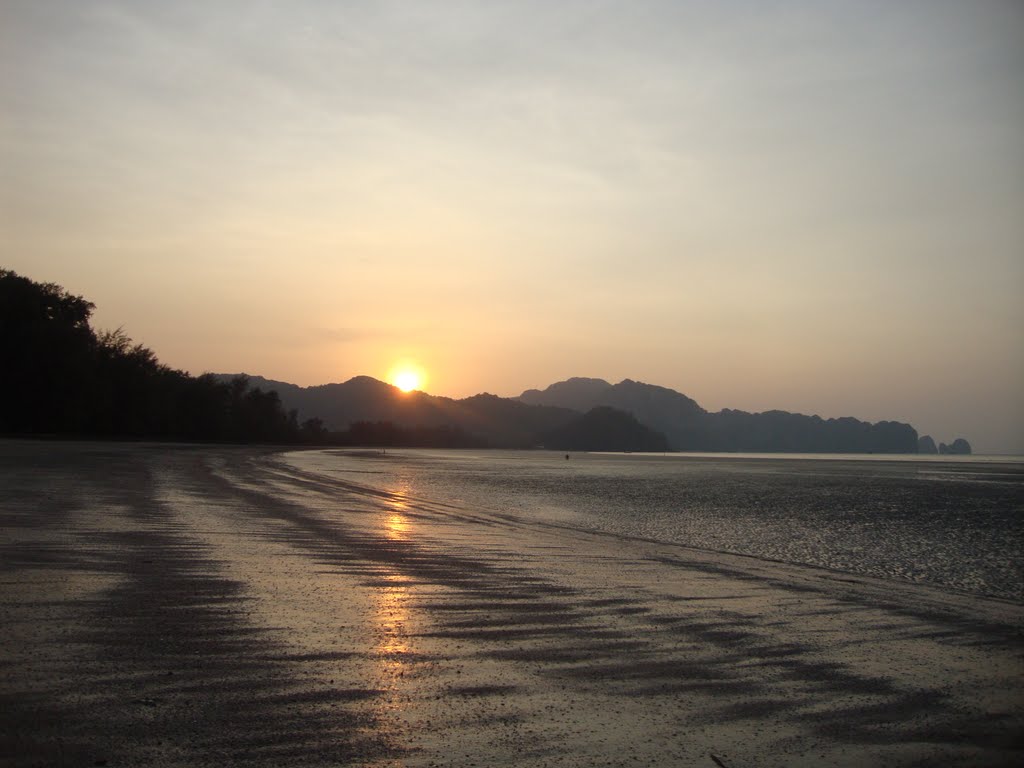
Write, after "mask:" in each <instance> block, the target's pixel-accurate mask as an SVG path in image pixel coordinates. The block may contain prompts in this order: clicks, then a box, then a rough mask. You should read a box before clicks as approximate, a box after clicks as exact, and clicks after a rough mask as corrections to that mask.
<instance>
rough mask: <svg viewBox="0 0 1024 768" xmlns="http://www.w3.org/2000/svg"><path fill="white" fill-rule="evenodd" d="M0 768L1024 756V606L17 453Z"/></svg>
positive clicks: (462, 512)
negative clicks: (1023, 691)
mask: <svg viewBox="0 0 1024 768" xmlns="http://www.w3.org/2000/svg"><path fill="white" fill-rule="evenodd" d="M0 526H2V531H3V535H2V539H0V547H2V550H0V551H2V557H0V577H2V584H3V586H2V590H0V627H2V629H0V669H2V674H0V713H2V715H0V718H2V720H0V722H2V731H0V763H2V764H5V765H14V766H35V765H66V766H75V765H86V766H88V765H109V766H122V765H167V766H170V765H189V766H199V765H211V766H212V765H225V764H234V765H247V764H248V765H339V764H340V765H368V766H443V765H454V766H471V765H477V766H491V765H517V766H544V765H551V766H598V765H612V766H634V765H659V766H690V765H692V766H707V767H708V768H714V766H716V765H718V766H727V767H728V768H742V767H743V766H801V765H806V766H867V765H872V766H888V765H892V766H897V765H907V766H910V765H936V766H940V765H941V766H949V765H963V766H979V765H1016V764H1018V763H1019V762H1020V760H1021V758H1022V757H1024V751H1022V750H1024V738H1022V733H1024V728H1022V726H1024V702H1022V694H1021V687H1020V685H1021V680H1022V674H1021V673H1022V672H1024V662H1022V650H1024V637H1022V628H1024V607H1022V606H1021V605H1019V604H1016V603H1011V602H1006V601H1001V600H994V599H985V598H981V597H975V596H968V595H962V594H957V593H951V592H948V591H942V590H938V589H933V588H929V587H924V586H918V585H911V584H904V583H898V582H890V581H881V580H874V579H869V578H863V577H855V576H850V575H847V574H842V573H837V572H831V571H824V570H817V569H812V568H804V567H796V566H788V565H784V564H780V563H771V562H766V561H761V560H756V559H752V558H744V557H738V556H728V555H723V554H718V553H709V552H703V551H700V550H694V549H688V548H686V547H680V546H675V545H667V544H657V543H651V542H645V541H637V540H629V539H623V538H619V537H615V536H609V535H599V534H593V533H587V532H583V531H579V530H573V529H571V528H567V527H560V526H551V525H541V524H537V523H531V522H528V521H524V520H522V519H521V518H519V517H517V516H515V515H513V514H511V513H510V514H504V513H501V512H494V511H488V512H485V511H477V510H466V509H459V508H454V507H448V506H445V505H442V504H439V503H437V502H436V501H431V500H429V499H415V498H409V497H408V496H406V495H405V494H403V493H402V492H401V490H400V489H396V490H395V491H394V492H381V491H374V490H371V489H368V488H365V487H361V486H358V485H350V484H347V483H344V482H339V481H336V480H328V479H326V478H324V477H320V476H317V475H312V474H304V473H302V472H300V471H297V470H296V469H294V468H292V467H289V466H288V465H287V464H285V463H284V462H281V461H279V460H278V458H277V457H276V456H275V454H274V453H273V452H271V451H269V450H261V449H243V448H209V447H187V446H181V447H168V446H155V445H138V444H97V443H41V442H23V441H0Z"/></svg>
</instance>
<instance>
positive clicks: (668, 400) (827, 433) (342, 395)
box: [220, 375, 970, 453]
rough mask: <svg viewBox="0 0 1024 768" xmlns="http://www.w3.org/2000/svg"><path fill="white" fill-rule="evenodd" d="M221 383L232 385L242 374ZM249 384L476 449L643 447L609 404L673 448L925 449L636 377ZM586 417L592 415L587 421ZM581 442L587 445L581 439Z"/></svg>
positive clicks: (883, 428) (324, 412) (861, 428)
mask: <svg viewBox="0 0 1024 768" xmlns="http://www.w3.org/2000/svg"><path fill="white" fill-rule="evenodd" d="M220 377H221V378H224V379H230V378H232V377H233V376H230V375H220ZM249 382H250V384H251V385H254V386H258V387H261V388H263V389H271V390H276V391H277V393H278V395H279V396H280V398H281V402H282V403H283V405H284V407H285V408H287V409H289V410H290V409H296V410H297V411H298V412H299V420H300V421H301V420H304V419H308V418H311V417H316V418H319V419H321V420H322V421H323V422H324V425H325V426H326V427H327V428H328V429H331V430H335V431H339V430H346V429H348V428H349V427H350V426H351V425H352V424H353V423H355V422H375V423H376V422H387V423H389V424H392V425H394V426H396V427H401V428H406V429H409V428H416V429H443V430H454V432H453V434H454V433H458V434H463V433H464V434H465V435H466V436H467V440H470V439H471V440H472V441H474V442H473V444H479V443H482V444H485V445H489V446H492V447H509V448H526V447H532V446H535V445H539V444H544V445H550V446H551V447H556V443H555V442H552V438H555V439H556V441H561V442H562V443H564V444H566V445H583V444H586V445H589V446H592V447H591V448H588V450H597V448H596V447H595V446H598V445H601V446H606V445H608V443H607V441H606V438H609V437H611V436H613V435H617V436H618V438H617V441H616V448H615V450H640V449H639V448H633V447H629V446H630V445H633V443H630V442H629V440H632V439H633V438H634V437H635V438H636V439H638V440H640V439H641V437H640V436H639V433H637V434H635V435H634V434H633V433H632V432H631V431H630V430H631V427H630V426H629V425H628V424H627V422H626V421H624V420H623V419H622V418H621V417H620V416H614V415H610V414H608V413H605V412H599V413H598V414H596V415H591V414H592V412H593V410H594V409H595V408H610V409H615V410H616V411H619V412H621V413H622V414H628V415H629V416H630V417H631V418H632V419H635V420H636V422H637V423H638V425H640V426H642V427H644V428H645V429H647V430H651V431H653V432H655V433H660V435H663V436H664V437H665V438H666V440H667V444H668V447H669V449H670V450H682V451H749V452H807V453H917V452H918V450H919V442H918V435H917V431H916V430H915V429H914V428H913V427H912V426H910V425H909V424H903V423H899V422H895V421H880V422H878V423H876V424H872V423H869V422H866V421H860V420H859V419H855V418H852V417H843V418H838V419H823V418H821V417H820V416H807V415H805V414H801V413H789V412H787V411H778V410H773V411H765V412H763V413H747V412H746V411H738V410H732V409H728V408H726V409H723V410H721V411H718V412H717V413H711V412H708V411H706V410H704V409H703V408H701V406H700V405H698V404H697V402H696V401H694V400H693V399H692V398H689V397H687V396H686V395H684V394H682V393H681V392H676V391H675V390H672V389H668V388H667V387H659V386H656V385H653V384H645V383H643V382H639V381H633V380H632V379H624V380H623V381H620V382H619V383H618V384H610V383H609V382H607V381H604V380H603V379H588V378H573V379H568V380H566V381H561V382H557V383H555V384H552V385H551V386H549V387H548V388H546V389H544V390H538V389H530V390H527V391H525V392H523V394H522V395H520V396H519V397H518V398H502V397H497V396H495V395H491V394H480V395H474V396H473V397H467V398H465V399H462V400H453V399H452V398H447V397H437V396H434V395H428V394H426V393H424V392H409V393H406V392H402V391H401V390H399V389H397V388H396V387H393V386H391V385H390V384H385V383H384V382H382V381H378V380H377V379H374V378H371V377H369V376H357V377H355V378H353V379H350V380H348V381H346V382H343V383H340V384H325V385H322V386H317V387H298V386H296V385H294V384H289V383H287V382H280V381H273V380H269V379H264V378H262V377H258V376H252V377H249ZM584 416H586V417H589V418H586V419H584V420H581V417H584ZM563 428H564V429H563ZM602 430H603V431H602ZM627 436H629V440H626V437H627ZM642 439H643V440H646V439H647V438H646V437H644V438H642ZM652 439H653V438H652ZM576 440H582V441H583V442H573V441H576ZM645 444H646V443H645ZM921 446H922V447H925V446H927V441H922V442H921ZM559 449H560V450H561V448H559ZM573 450H581V448H578V447H577V448H573ZM650 450H661V449H660V448H653V449H650ZM940 450H941V448H940ZM946 450H947V451H950V452H961V451H969V450H970V446H969V445H968V444H966V441H963V442H959V441H958V442H956V443H955V448H954V447H953V446H949V447H946Z"/></svg>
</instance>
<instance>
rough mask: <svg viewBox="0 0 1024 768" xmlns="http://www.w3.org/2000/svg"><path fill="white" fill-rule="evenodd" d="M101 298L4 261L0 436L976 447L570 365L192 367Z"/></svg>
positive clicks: (569, 445)
mask: <svg viewBox="0 0 1024 768" xmlns="http://www.w3.org/2000/svg"><path fill="white" fill-rule="evenodd" d="M93 308H94V307H93V304H92V303H91V302H89V301H87V300H86V299H84V298H82V297H80V296H74V295H72V294H70V293H68V292H67V291H65V290H64V289H63V288H62V287H60V286H59V285H55V284H50V283H36V282H33V281H32V280H30V279H28V278H25V277H22V276H20V275H17V274H15V273H14V272H12V271H10V270H3V269H0V356H2V357H0V359H3V361H4V364H5V367H4V375H3V376H0V404H2V405H0V434H4V435H59V436H79V437H106V438H137V439H155V440H188V441H219V442H265V443H266V442H272V443H290V444H309V445H365V446H398V445H405V446H424V447H426V446H430V447H451V448H461V447H475V448H478V447H492V448H537V447H545V448H550V449H554V450H574V451H587V450H591V451H594V450H602V451H656V452H662V451H732V452H736V451H745V452H808V453H811V452H843V453H921V454H940V453H945V454H961V455H962V454H969V453H971V446H970V444H969V443H968V442H967V441H966V440H965V439H963V438H956V439H955V440H953V441H951V443H950V444H949V445H947V444H945V443H939V444H938V445H936V443H935V441H934V440H933V438H931V437H930V436H927V435H925V436H921V437H919V436H918V434H917V431H916V430H915V429H914V428H913V427H912V426H910V425H909V424H903V423H899V422H895V421H881V422H878V423H876V424H871V423H868V422H864V421H860V420H858V419H855V418H852V417H844V418H838V419H823V418H821V417H819V416H806V415H803V414H799V413H788V412H786V411H766V412H764V413H747V412H745V411H738V410H731V409H724V410H721V411H718V412H717V413H711V412H708V411H706V410H704V409H703V408H701V407H700V406H699V405H698V404H697V403H696V402H695V401H694V400H692V399H691V398H689V397H687V396H686V395H684V394H682V393H680V392H676V391H674V390H671V389H667V388H665V387H660V386H656V385H652V384H645V383H643V382H639V381H633V380H631V379H625V380H623V381H620V382H619V383H618V384H610V383H609V382H607V381H604V380H603V379H588V378H572V379H568V380H566V381H561V382H557V383H555V384H552V385H550V386H549V387H547V388H546V389H543V390H538V389H530V390H527V391H525V392H523V393H522V394H521V395H519V396H518V397H514V398H505V397H498V396H497V395H492V394H487V393H483V394H479V395H474V396H472V397H467V398H463V399H459V400H456V399H452V398H447V397H438V396H434V395H429V394H427V393H425V392H408V393H406V392H402V391H401V390H399V389H397V388H396V387H393V386H391V385H390V384H386V383H384V382H382V381H378V380H377V379H374V378H372V377H369V376H356V377H354V378H352V379H349V380H348V381H346V382H343V383H338V384H325V385H322V386H315V387H300V386H297V385H295V384H290V383H288V382H283V381H274V380H270V379H265V378H263V377H260V376H248V375H245V374H204V375H202V376H191V375H189V374H187V373H185V372H183V371H177V370H173V369H171V368H169V367H167V366H165V365H163V364H162V363H160V362H159V360H158V358H157V356H156V354H155V353H154V352H153V351H151V350H150V349H148V348H146V347H144V346H143V345H141V344H137V343H135V342H133V341H132V340H131V339H129V338H128V337H127V336H126V335H125V334H123V333H122V332H121V331H113V332H104V331H97V330H95V329H94V328H93V327H92V326H91V324H90V320H91V316H92V311H93Z"/></svg>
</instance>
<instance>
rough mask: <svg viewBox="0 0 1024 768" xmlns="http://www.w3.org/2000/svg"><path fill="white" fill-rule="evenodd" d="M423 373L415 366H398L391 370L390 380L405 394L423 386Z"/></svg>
mask: <svg viewBox="0 0 1024 768" xmlns="http://www.w3.org/2000/svg"><path fill="white" fill-rule="evenodd" d="M423 379H424V376H423V371H422V370H420V369H419V367H417V366H415V365H409V364H407V363H406V364H402V365H396V366H395V367H394V368H392V369H391V373H390V374H389V375H388V380H389V381H390V382H391V383H392V384H394V385H395V386H396V387H398V388H399V389H400V390H402V391H403V392H412V391H413V390H414V389H420V388H421V387H422V386H423Z"/></svg>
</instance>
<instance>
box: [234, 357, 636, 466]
mask: <svg viewBox="0 0 1024 768" xmlns="http://www.w3.org/2000/svg"><path fill="white" fill-rule="evenodd" d="M241 375H245V376H246V377H247V379H248V380H249V381H250V382H252V383H253V384H254V385H256V386H259V387H261V388H266V389H269V390H273V391H276V392H277V393H278V394H279V395H280V397H281V400H282V402H283V403H284V404H285V407H287V408H289V409H295V410H296V411H297V412H298V414H299V418H300V419H301V418H317V419H319V420H320V421H322V423H323V425H324V427H325V428H326V429H327V430H328V431H343V430H347V429H349V428H350V427H351V425H353V424H355V423H357V422H371V423H387V424H391V425H393V426H394V427H397V428H399V429H402V430H410V429H423V428H427V429H441V428H443V429H447V430H458V431H459V432H460V433H462V434H464V435H466V436H467V440H468V441H469V443H471V444H473V445H484V446H492V447H496V448H532V447H534V446H536V445H540V444H542V443H543V436H544V435H545V434H547V433H548V432H551V431H552V430H555V429H557V428H559V427H561V426H563V425H565V424H568V423H569V422H570V421H572V420H574V419H576V418H578V417H579V415H580V414H579V413H578V412H576V411H573V410H570V409H568V408H559V407H557V406H533V405H528V404H526V403H522V402H519V401H518V400H514V399H510V398H505V397H498V396H497V395H492V394H487V393H484V394H479V395H473V396H472V397H467V398H464V399H462V400H454V399H452V398H450V397H439V396H436V395H429V394H427V393H425V392H403V391H402V390H400V389H398V388H397V387H394V386H392V385H390V384H387V383H385V382H383V381H379V380H377V379H374V378H372V377H370V376H356V377H354V378H352V379H349V380H348V381H345V382H342V383H338V384H323V385H320V386H314V387H299V386H296V385H294V384H289V383H287V382H281V381H274V380H272V379H265V378H263V377H261V376H247V375H246V374H241ZM238 376H239V374H217V378H218V379H221V380H224V381H229V380H231V379H234V378H237V377H238ZM469 443H467V444H469ZM623 450H625V449H623Z"/></svg>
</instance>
